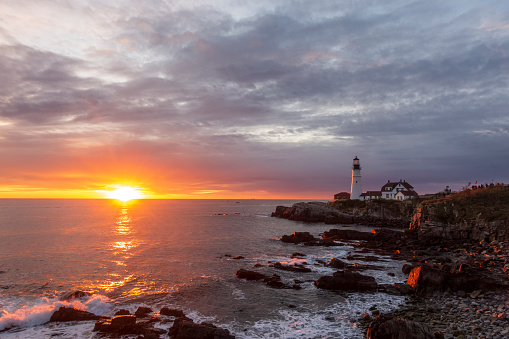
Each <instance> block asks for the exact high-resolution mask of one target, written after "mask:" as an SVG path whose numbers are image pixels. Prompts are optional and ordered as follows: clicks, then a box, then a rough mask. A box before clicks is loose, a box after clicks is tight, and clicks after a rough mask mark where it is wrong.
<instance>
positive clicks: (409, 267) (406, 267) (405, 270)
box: [401, 264, 414, 274]
mask: <svg viewBox="0 0 509 339" xmlns="http://www.w3.org/2000/svg"><path fill="white" fill-rule="evenodd" d="M413 269H414V265H410V264H403V267H402V268H401V272H403V273H405V274H410V272H412V270H413Z"/></svg>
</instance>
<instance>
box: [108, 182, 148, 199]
mask: <svg viewBox="0 0 509 339" xmlns="http://www.w3.org/2000/svg"><path fill="white" fill-rule="evenodd" d="M144 196H145V194H144V193H143V192H140V191H139V190H138V189H137V188H133V187H129V186H120V187H118V188H117V189H115V190H114V191H111V192H108V193H107V194H106V197H107V198H109V199H117V200H120V201H124V202H125V201H129V200H133V199H142V198H143V197H144Z"/></svg>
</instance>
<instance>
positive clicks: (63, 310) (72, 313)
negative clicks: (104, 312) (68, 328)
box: [49, 306, 102, 322]
mask: <svg viewBox="0 0 509 339" xmlns="http://www.w3.org/2000/svg"><path fill="white" fill-rule="evenodd" d="M101 318H102V317H100V316H98V315H95V314H93V313H90V312H87V311H82V310H77V309H75V308H72V307H65V306H61V307H60V308H59V309H58V311H55V312H54V313H53V315H52V316H51V318H50V320H49V321H51V322H60V321H87V320H98V319H101Z"/></svg>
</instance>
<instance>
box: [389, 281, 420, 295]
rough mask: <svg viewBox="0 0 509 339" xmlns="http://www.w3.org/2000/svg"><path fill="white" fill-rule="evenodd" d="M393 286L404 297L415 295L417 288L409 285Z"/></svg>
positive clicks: (399, 284) (395, 284)
mask: <svg viewBox="0 0 509 339" xmlns="http://www.w3.org/2000/svg"><path fill="white" fill-rule="evenodd" d="M393 286H394V287H395V288H396V289H397V290H398V292H399V293H400V294H402V295H411V294H414V293H415V288H413V287H412V286H410V285H408V284H403V283H394V284H393Z"/></svg>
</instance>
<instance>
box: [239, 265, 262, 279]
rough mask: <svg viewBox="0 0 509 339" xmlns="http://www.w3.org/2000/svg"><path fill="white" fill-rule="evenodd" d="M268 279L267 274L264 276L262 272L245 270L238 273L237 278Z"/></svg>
mask: <svg viewBox="0 0 509 339" xmlns="http://www.w3.org/2000/svg"><path fill="white" fill-rule="evenodd" d="M266 277H267V276H266V275H265V274H262V273H260V272H255V271H248V270H245V269H243V268H241V269H240V270H238V271H237V278H239V279H246V280H262V279H265V278H266Z"/></svg>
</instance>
